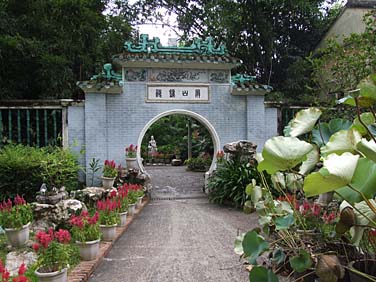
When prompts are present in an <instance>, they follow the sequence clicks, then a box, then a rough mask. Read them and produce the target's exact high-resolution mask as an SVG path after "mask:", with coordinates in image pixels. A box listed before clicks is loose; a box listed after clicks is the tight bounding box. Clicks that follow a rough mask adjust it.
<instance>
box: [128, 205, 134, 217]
mask: <svg viewBox="0 0 376 282" xmlns="http://www.w3.org/2000/svg"><path fill="white" fill-rule="evenodd" d="M135 211H136V204H129V205H128V214H129V215H130V216H132V215H134V213H135Z"/></svg>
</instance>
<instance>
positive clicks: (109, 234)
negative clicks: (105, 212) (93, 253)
mask: <svg viewBox="0 0 376 282" xmlns="http://www.w3.org/2000/svg"><path fill="white" fill-rule="evenodd" d="M99 227H100V229H101V232H102V237H103V241H112V240H114V239H115V237H116V227H117V224H114V225H99Z"/></svg>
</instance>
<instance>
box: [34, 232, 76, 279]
mask: <svg viewBox="0 0 376 282" xmlns="http://www.w3.org/2000/svg"><path fill="white" fill-rule="evenodd" d="M35 238H36V240H37V243H35V244H33V249H34V250H35V251H36V252H37V253H38V260H37V265H38V269H37V270H36V271H35V274H36V276H37V277H38V278H39V280H40V281H61V282H65V281H67V268H68V267H69V262H70V260H71V256H73V255H74V250H73V248H72V246H71V245H70V244H69V243H70V241H71V235H70V233H69V231H68V230H64V229H59V230H58V231H56V232H55V231H54V230H53V229H52V228H50V229H49V230H48V231H47V232H43V231H39V232H38V233H37V234H36V236H35Z"/></svg>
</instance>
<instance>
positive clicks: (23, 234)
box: [4, 222, 30, 247]
mask: <svg viewBox="0 0 376 282" xmlns="http://www.w3.org/2000/svg"><path fill="white" fill-rule="evenodd" d="M29 229H30V222H29V223H28V224H26V225H24V226H22V227H21V228H4V230H5V234H6V236H7V238H8V241H9V243H10V244H11V245H12V246H13V247H22V246H24V245H25V244H26V243H27V241H29Z"/></svg>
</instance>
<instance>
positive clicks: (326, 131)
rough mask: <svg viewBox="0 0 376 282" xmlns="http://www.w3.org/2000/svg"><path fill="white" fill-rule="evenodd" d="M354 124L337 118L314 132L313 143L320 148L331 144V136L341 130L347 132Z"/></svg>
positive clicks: (323, 124)
mask: <svg viewBox="0 0 376 282" xmlns="http://www.w3.org/2000/svg"><path fill="white" fill-rule="evenodd" d="M351 125H352V122H351V121H349V120H347V119H341V118H335V119H332V120H331V121H329V122H328V123H320V124H319V125H317V126H316V127H315V128H314V129H313V130H312V142H313V143H315V144H317V145H318V146H319V147H322V146H324V145H325V144H326V143H328V142H329V138H330V136H332V135H333V134H334V133H336V132H338V131H340V130H347V129H349V128H350V127H351Z"/></svg>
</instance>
